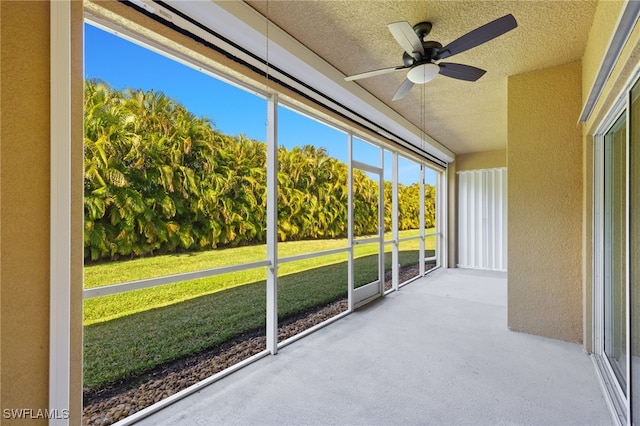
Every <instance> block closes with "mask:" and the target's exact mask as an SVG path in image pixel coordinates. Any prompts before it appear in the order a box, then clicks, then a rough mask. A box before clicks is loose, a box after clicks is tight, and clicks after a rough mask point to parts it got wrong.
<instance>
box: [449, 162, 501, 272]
mask: <svg viewBox="0 0 640 426" xmlns="http://www.w3.org/2000/svg"><path fill="white" fill-rule="evenodd" d="M458 261H459V262H458V266H460V267H464V268H475V269H490V270H506V169H504V168H502V169H483V170H471V171H464V172H458Z"/></svg>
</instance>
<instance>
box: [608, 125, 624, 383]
mask: <svg viewBox="0 0 640 426" xmlns="http://www.w3.org/2000/svg"><path fill="white" fill-rule="evenodd" d="M626 147H627V128H626V115H625V114H623V115H622V116H621V117H620V118H619V119H618V120H617V121H616V123H615V124H614V125H613V127H612V128H611V129H610V130H609V132H607V134H606V135H605V140H604V328H605V331H604V352H605V354H606V356H607V359H608V360H609V363H610V364H611V368H612V369H613V372H614V374H615V375H616V377H617V379H618V383H619V384H620V387H621V388H622V391H623V393H625V394H626V388H627V386H626V384H627V380H626V377H627V356H626V355H627V346H626V343H627V337H626V336H627V333H626V321H627V315H626V299H627V297H626V245H627V238H626V234H627V230H626V212H627V203H626V192H627V185H626V164H627V155H626V151H627V148H626Z"/></svg>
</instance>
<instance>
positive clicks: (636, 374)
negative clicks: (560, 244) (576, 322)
mask: <svg viewBox="0 0 640 426" xmlns="http://www.w3.org/2000/svg"><path fill="white" fill-rule="evenodd" d="M629 121H630V125H629V130H630V136H631V137H630V140H629V284H630V285H629V289H630V303H629V306H630V310H631V312H630V324H631V327H630V328H631V330H630V332H629V334H630V352H631V362H630V364H631V398H630V399H631V422H632V424H636V425H640V83H636V85H635V86H634V88H633V90H632V91H631V119H630V120H629Z"/></svg>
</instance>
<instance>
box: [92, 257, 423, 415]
mask: <svg viewBox="0 0 640 426" xmlns="http://www.w3.org/2000/svg"><path fill="white" fill-rule="evenodd" d="M417 275H418V267H417V265H416V266H415V267H407V268H403V269H402V270H401V271H400V282H403V281H406V280H408V279H410V278H413V277H415V276H417ZM389 288H391V274H390V273H387V274H385V289H386V290H387V289H389ZM346 310H347V300H346V299H342V300H339V301H336V302H334V303H332V304H330V305H327V306H325V307H323V308H320V309H317V310H315V311H312V312H307V313H304V314H302V315H300V316H298V317H296V318H293V319H291V320H289V321H287V322H284V323H283V324H282V325H281V326H280V327H279V328H278V341H283V340H285V339H287V338H289V337H292V336H295V335H296V334H299V333H301V332H302V331H304V330H307V329H309V328H311V327H313V326H314V325H316V324H320V323H322V322H324V321H326V320H328V319H330V318H332V317H334V316H336V315H338V314H340V313H342V312H345V311H346ZM236 340H237V341H236V342H233V343H231V344H229V345H227V346H226V347H223V348H217V349H215V350H212V351H207V352H204V353H201V354H198V355H195V356H190V357H187V358H185V359H182V360H178V361H176V362H174V363H171V364H169V365H167V366H163V367H159V368H158V369H156V370H155V371H153V372H151V373H148V374H146V375H144V376H143V377H142V378H138V379H136V380H131V381H128V382H125V383H122V384H119V385H116V386H113V387H111V388H108V389H105V390H102V391H100V392H94V393H87V394H85V397H84V408H83V417H82V424H83V425H86V426H106V425H110V424H113V423H115V422H117V421H118V420H121V419H124V418H125V417H127V416H130V415H132V414H133V413H135V412H137V411H140V410H142V409H144V408H146V407H148V406H150V405H152V404H155V403H156V402H159V401H161V400H163V399H165V398H167V397H169V396H171V395H173V394H175V393H177V392H179V391H181V390H183V389H185V388H187V387H189V386H191V385H193V384H195V383H198V382H200V381H202V380H204V379H206V378H207V377H210V376H212V375H213V374H215V373H217V372H219V371H222V370H224V369H226V368H228V367H230V366H232V365H235V364H237V363H238V362H240V361H242V360H245V359H247V358H249V357H251V356H253V355H255V354H257V353H260V352H262V351H263V350H265V348H266V338H265V336H263V335H260V336H256V335H253V336H251V335H248V336H242V337H241V338H238V339H236Z"/></svg>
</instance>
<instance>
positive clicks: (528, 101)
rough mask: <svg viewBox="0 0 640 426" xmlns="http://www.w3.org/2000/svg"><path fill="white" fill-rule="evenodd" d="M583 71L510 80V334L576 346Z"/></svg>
mask: <svg viewBox="0 0 640 426" xmlns="http://www.w3.org/2000/svg"><path fill="white" fill-rule="evenodd" d="M581 88H582V79H581V64H580V62H574V63H571V64H566V65H561V66H556V67H552V68H548V69H543V70H539V71H534V72H530V73H526V74H522V75H518V76H513V77H510V78H509V83H508V142H507V167H508V170H509V185H508V199H509V206H508V213H507V221H508V247H509V254H508V256H509V270H508V273H507V276H508V324H509V328H510V329H512V330H516V331H523V332H527V333H532V334H539V335H543V336H547V337H552V338H557V339H562V340H567V341H572V342H580V341H582V339H583V335H582V281H581V280H582V269H581V265H582V264H581V255H582V141H581V129H580V127H579V126H578V125H576V120H577V117H578V116H579V113H580V108H581V100H582V95H581V93H582V90H581Z"/></svg>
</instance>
